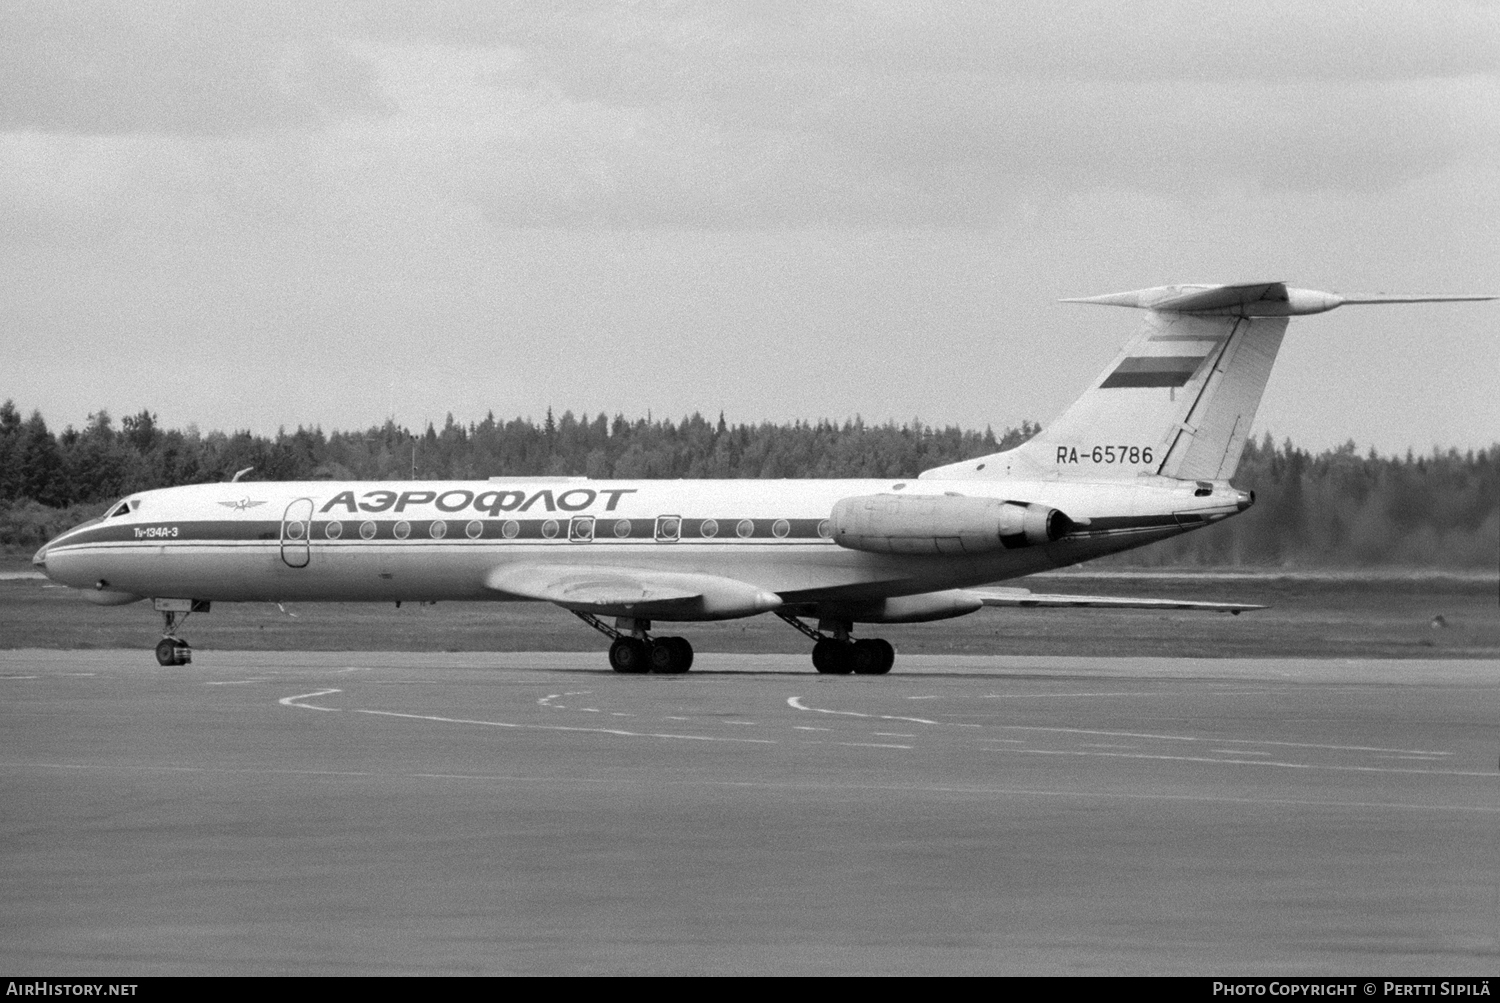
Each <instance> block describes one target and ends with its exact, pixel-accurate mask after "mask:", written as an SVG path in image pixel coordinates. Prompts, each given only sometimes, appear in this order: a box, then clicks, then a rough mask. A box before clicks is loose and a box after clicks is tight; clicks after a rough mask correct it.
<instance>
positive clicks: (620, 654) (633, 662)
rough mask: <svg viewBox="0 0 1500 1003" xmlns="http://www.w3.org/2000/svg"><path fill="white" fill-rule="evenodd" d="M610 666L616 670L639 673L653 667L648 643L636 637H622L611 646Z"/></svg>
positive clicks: (633, 673) (630, 673) (631, 673)
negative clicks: (647, 649) (647, 646)
mask: <svg viewBox="0 0 1500 1003" xmlns="http://www.w3.org/2000/svg"><path fill="white" fill-rule="evenodd" d="M609 667H610V668H612V669H614V670H615V671H616V672H622V673H626V674H629V675H638V674H640V673H642V672H648V671H650V669H651V660H650V658H648V657H647V652H646V645H645V644H643V643H642V642H641V641H639V640H637V639H636V638H634V637H621V638H617V639H616V640H615V643H614V644H611V645H610V646H609Z"/></svg>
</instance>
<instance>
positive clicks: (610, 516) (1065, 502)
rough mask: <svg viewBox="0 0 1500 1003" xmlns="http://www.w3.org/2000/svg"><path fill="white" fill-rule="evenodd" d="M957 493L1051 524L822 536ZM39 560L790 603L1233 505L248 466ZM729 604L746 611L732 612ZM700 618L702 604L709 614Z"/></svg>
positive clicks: (203, 585) (91, 582)
mask: <svg viewBox="0 0 1500 1003" xmlns="http://www.w3.org/2000/svg"><path fill="white" fill-rule="evenodd" d="M886 494H890V495H901V496H912V495H945V494H961V495H964V496H968V497H976V498H997V499H1003V500H1009V501H1019V502H1024V503H1033V504H1040V505H1045V506H1049V507H1051V508H1055V509H1057V510H1059V511H1061V512H1063V513H1066V515H1067V516H1068V517H1069V518H1070V519H1071V520H1072V521H1073V522H1074V523H1075V524H1076V526H1075V528H1074V529H1073V531H1072V532H1071V533H1069V534H1068V535H1067V536H1066V537H1064V538H1063V539H1060V540H1057V541H1055V542H1051V543H1044V544H1040V545H1036V546H1024V547H1020V548H1018V549H1002V550H996V551H994V552H991V553H983V554H951V555H950V554H881V553H868V552H864V551H859V550H852V549H846V548H845V547H843V546H840V545H839V544H838V543H836V542H835V541H834V540H833V539H831V538H829V531H828V523H827V520H828V519H829V514H830V511H831V510H832V508H833V506H834V504H835V503H836V502H838V501H839V500H841V499H845V498H849V497H852V496H866V495H886ZM128 501H129V502H130V504H129V505H121V506H117V507H115V508H114V509H111V513H110V514H108V515H106V516H105V517H104V518H102V519H100V520H96V521H93V522H90V523H85V524H83V525H81V526H78V527H76V528H74V529H72V530H69V531H68V532H67V533H64V534H62V535H61V536H59V537H57V538H56V539H55V540H53V541H52V542H50V543H49V544H48V545H47V546H46V547H44V548H43V549H42V551H40V552H39V553H38V555H37V563H38V564H39V565H41V566H42V567H43V568H44V569H45V571H46V573H47V575H48V576H49V577H50V578H52V579H53V580H54V581H57V582H60V583H63V584H66V585H70V586H73V587H75V588H79V589H89V590H93V591H94V592H95V593H96V594H97V596H96V598H97V599H98V600H99V601H104V602H109V601H111V600H112V599H113V598H115V597H117V601H120V602H126V601H131V599H133V598H135V597H155V598H161V597H176V598H185V599H200V600H214V601H257V600H262V601H264V600H269V601H290V600H300V601H335V602H342V601H391V600H397V601H400V600H405V601H438V600H478V599H490V600H507V599H517V598H525V597H523V596H517V595H513V594H509V593H507V592H505V591H503V590H499V589H497V588H496V587H495V586H494V584H493V582H494V581H495V580H496V579H495V577H494V575H495V572H496V571H497V570H498V569H504V568H506V567H508V566H522V565H531V564H537V563H539V562H540V563H545V564H546V565H547V566H557V565H579V566H588V567H608V568H628V569H633V570H640V571H649V572H670V573H678V574H681V573H690V574H702V575H714V576H722V577H728V578H733V579H735V580H737V581H740V582H745V583H747V584H749V585H752V586H754V587H756V588H758V589H760V590H763V591H765V592H768V593H775V594H776V595H777V596H779V597H780V599H781V601H782V602H784V603H786V604H788V605H789V606H791V605H803V606H806V605H808V604H817V603H820V602H837V601H856V600H866V599H878V598H883V597H893V596H910V595H916V594H920V593H927V592H933V591H937V590H942V589H954V588H964V587H968V586H973V585H978V584H983V583H986V582H993V581H999V580H1002V579H1006V578H1014V577H1017V576H1020V575H1026V574H1031V573H1033V572H1036V571H1041V570H1045V569H1048V568H1055V567H1060V566H1063V565H1068V564H1073V563H1076V562H1078V561H1083V560H1087V559H1089V558H1093V557H1098V556H1100V555H1103V554H1108V553H1113V552H1116V551H1120V550H1125V549H1128V548H1131V547H1135V546H1140V545H1142V544H1145V543H1150V542H1153V541H1155V540H1160V539H1163V538H1165V537H1168V536H1172V535H1175V534H1177V533H1180V532H1183V531H1185V530H1187V529H1192V528H1197V527H1199V526H1202V525H1205V524H1207V523H1209V522H1213V521H1216V520H1218V519H1222V518H1225V517H1226V516H1229V515H1233V514H1234V513H1235V512H1237V511H1240V510H1243V509H1244V508H1245V507H1246V506H1247V505H1248V496H1247V495H1246V494H1245V493H1244V492H1240V491H1237V490H1235V489H1234V488H1232V487H1230V486H1229V485H1228V484H1227V483H1226V482H1214V483H1212V484H1210V483H1208V482H1203V481H1178V480H1173V479H1170V478H1161V477H1140V478H1136V479H1134V480H1128V481H1121V480H1111V481H1092V482H1091V481H1080V480H1041V481H1020V480H1008V479H1001V480H994V481H975V480H962V481H959V480H954V481H947V480H926V479H923V480H919V479H917V478H911V479H909V480H904V481H903V480H894V479H893V480H779V481H767V480H701V481H684V480H679V481H652V480H640V481H590V480H585V479H581V478H496V479H492V480H488V481H396V482H374V481H356V482H348V481H344V482H333V481H302V482H250V483H232V484H230V483H220V484H202V485H194V486H189V487H178V488H163V489H159V490H154V491H145V492H141V493H140V494H138V495H132V496H130V498H129V499H128ZM734 615H743V614H734ZM704 618H712V617H707V616H705V617H704Z"/></svg>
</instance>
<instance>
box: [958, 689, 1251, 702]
mask: <svg viewBox="0 0 1500 1003" xmlns="http://www.w3.org/2000/svg"><path fill="white" fill-rule="evenodd" d="M1206 692H1207V694H1208V695H1210V696H1216V697H1218V696H1265V695H1266V694H1267V693H1272V692H1275V691H1273V690H1269V689H1258V690H1215V689H1210V690H1207V691H1206ZM1201 695H1203V694H1201V693H1198V692H1196V691H1193V690H1132V691H1130V692H1127V693H984V694H981V695H980V696H978V697H950V699H955V700H967V699H978V700H1028V699H1036V698H1047V699H1054V698H1058V697H1185V696H1201Z"/></svg>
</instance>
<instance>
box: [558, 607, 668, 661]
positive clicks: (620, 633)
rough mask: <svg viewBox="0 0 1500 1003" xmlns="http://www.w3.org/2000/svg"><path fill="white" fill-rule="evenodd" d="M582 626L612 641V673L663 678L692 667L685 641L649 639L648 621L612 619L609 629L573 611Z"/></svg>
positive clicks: (623, 618) (586, 615) (595, 618)
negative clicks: (586, 625) (613, 623)
mask: <svg viewBox="0 0 1500 1003" xmlns="http://www.w3.org/2000/svg"><path fill="white" fill-rule="evenodd" d="M573 613H574V615H575V616H577V617H578V619H580V620H582V621H583V622H584V623H586V624H588V625H589V626H590V627H593V628H594V629H595V630H597V631H598V632H599V633H601V634H603V635H605V636H606V637H609V638H613V643H612V644H610V646H609V667H610V668H612V669H614V670H615V671H616V672H621V673H627V674H631V675H636V674H641V673H646V672H656V673H660V674H663V675H679V674H681V673H683V672H686V671H687V670H688V669H690V668H692V667H693V646H692V645H691V644H689V643H688V640H687V638H685V637H652V636H651V635H650V634H649V633H647V632H648V631H649V630H650V629H651V621H650V620H637V619H632V618H630V617H623V616H622V617H616V618H615V625H614V626H613V627H611V626H610V625H609V624H607V623H605V622H604V621H603V620H601V619H599V618H598V617H597V616H595V615H594V614H592V613H583V612H580V611H578V610H574V611H573Z"/></svg>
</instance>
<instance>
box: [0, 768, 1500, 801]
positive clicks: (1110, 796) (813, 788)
mask: <svg viewBox="0 0 1500 1003" xmlns="http://www.w3.org/2000/svg"><path fill="white" fill-rule="evenodd" d="M17 769H63V771H80V772H81V771H96V772H132V774H213V775H257V777H350V778H357V780H365V778H374V780H390V778H395V780H472V781H480V783H517V784H549V786H558V784H577V786H588V787H597V786H600V784H612V786H618V784H619V783H621V778H619V777H520V775H513V774H431V772H410V774H408V772H401V771H393V772H374V771H353V769H284V768H254V766H242V768H226V766H160V765H154V766H147V765H133V763H13V762H12V763H5V762H0V771H17ZM1484 775H1491V774H1484ZM628 780H630V783H636V784H642V783H652V781H655V783H658V784H660V786H661V787H738V789H759V790H802V792H820V790H838V792H847V790H864V792H871V793H882V792H883V793H936V795H968V796H975V798H1071V799H1079V801H1083V799H1092V801H1179V802H1190V804H1223V805H1247V807H1263V805H1290V807H1304V808H1394V810H1398V811H1460V813H1478V814H1500V807H1493V805H1473V804H1466V805H1443V804H1436V805H1433V804H1428V805H1421V804H1412V802H1400V801H1331V799H1326V798H1233V796H1227V795H1170V793H1149V795H1137V793H1127V792H1116V790H1047V789H1035V787H975V786H968V784H829V783H811V781H769V780H765V781H762V780H669V781H663V780H660V778H658V777H649V775H646V777H631V778H628Z"/></svg>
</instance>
